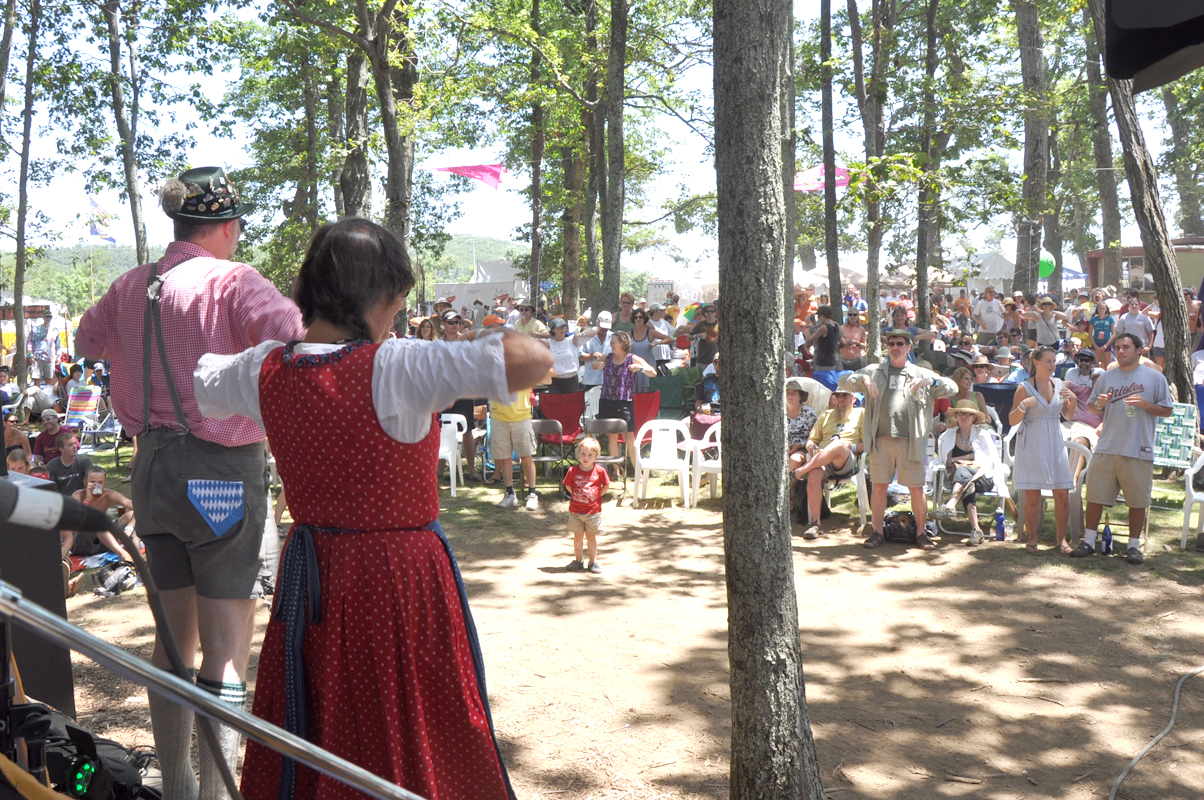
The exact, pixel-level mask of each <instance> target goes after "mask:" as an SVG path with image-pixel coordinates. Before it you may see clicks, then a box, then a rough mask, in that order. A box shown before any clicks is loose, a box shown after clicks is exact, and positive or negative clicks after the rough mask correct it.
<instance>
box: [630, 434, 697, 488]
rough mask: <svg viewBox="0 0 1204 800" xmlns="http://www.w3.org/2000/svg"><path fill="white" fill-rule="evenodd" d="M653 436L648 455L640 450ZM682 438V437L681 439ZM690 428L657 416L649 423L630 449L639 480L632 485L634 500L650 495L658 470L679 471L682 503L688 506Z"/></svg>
mask: <svg viewBox="0 0 1204 800" xmlns="http://www.w3.org/2000/svg"><path fill="white" fill-rule="evenodd" d="M649 437H650V438H651V441H652V446H651V449H650V451H649V453H648V455H647V456H644V455H642V454H641V453H640V450H641V449H642V448H641V446H640V445H641V443H642V442H643V441H644V439H645V438H649ZM679 437H680V438H679ZM692 441H693V440H692V439H691V438H690V429H689V428H687V427H686V424H685V423H684V422H681V421H680V420H675V419H654V420H649V421H648V422H645V423H644V425H643V427H641V428H640V430H639V433H637V434H636V437H635V439H634V440H633V442H632V444H633V445H634V446H633V447H631V448H630V449H629V451H628V452H630V453H631V461H632V464H633V467H634V469H633V473H634V475H635V482H634V484H633V485H632V488H631V495H632V498H633V502H634V503H635V504H637V506H638V504H639V502H640V501H641V500H643V499H644V498H645V497H646V496H647V494H648V481H649V480H650V479H651V477H652V473H653V472H654V471H655V472H676V473H677V479H678V486H680V487H681V504H682V506H683V507H685V508H688V507H689V505H688V500H687V497H686V484H687V483H688V482H689V480H690V443H691V442H692Z"/></svg>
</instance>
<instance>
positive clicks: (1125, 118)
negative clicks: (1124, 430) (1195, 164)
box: [1090, 0, 1196, 403]
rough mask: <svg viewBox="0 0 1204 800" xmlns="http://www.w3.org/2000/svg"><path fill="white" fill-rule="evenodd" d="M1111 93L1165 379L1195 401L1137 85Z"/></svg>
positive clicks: (1114, 87) (1099, 20)
mask: <svg viewBox="0 0 1204 800" xmlns="http://www.w3.org/2000/svg"><path fill="white" fill-rule="evenodd" d="M1090 3H1091V16H1092V18H1093V22H1094V24H1095V35H1096V38H1097V39H1098V40H1099V42H1100V44H1101V47H1100V49H1101V50H1103V43H1104V0H1090ZM1108 91H1109V93H1110V94H1111V95H1112V111H1113V113H1114V114H1115V115H1116V128H1117V131H1118V132H1119V134H1120V144H1121V147H1122V148H1123V150H1124V157H1125V177H1127V178H1128V180H1129V195H1130V197H1131V199H1132V202H1133V216H1134V217H1135V218H1136V220H1137V227H1138V229H1140V230H1141V244H1142V246H1143V247H1144V249H1145V268H1146V272H1147V273H1148V274H1150V275H1152V277H1153V279H1154V289H1155V291H1156V293H1157V296H1158V305H1159V307H1160V308H1161V309H1162V316H1161V317H1160V319H1161V321H1162V331H1163V335H1164V336H1165V338H1166V369H1165V374H1166V382H1167V383H1169V384H1170V385H1171V386H1172V387H1173V389H1175V390H1177V394H1178V399H1179V400H1180V401H1182V402H1184V403H1193V402H1195V397H1196V394H1195V389H1193V388H1192V371H1191V365H1190V364H1189V363H1188V353H1189V352H1190V348H1189V346H1188V341H1187V305H1186V304H1185V303H1184V302H1183V284H1182V282H1181V281H1180V280H1179V265H1178V264H1177V263H1176V261H1175V250H1174V248H1173V247H1171V240H1170V235H1169V234H1168V232H1167V230H1166V219H1165V217H1164V216H1163V214H1162V202H1161V200H1159V198H1158V173H1157V171H1156V170H1155V169H1154V161H1153V159H1152V158H1150V153H1149V150H1147V149H1146V146H1145V136H1144V134H1142V132H1141V122H1140V119H1139V117H1138V116H1137V106H1136V105H1135V104H1134V102H1133V83H1132V82H1131V81H1118V80H1113V79H1112V78H1108Z"/></svg>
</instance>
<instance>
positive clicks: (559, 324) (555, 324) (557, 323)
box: [548, 317, 569, 330]
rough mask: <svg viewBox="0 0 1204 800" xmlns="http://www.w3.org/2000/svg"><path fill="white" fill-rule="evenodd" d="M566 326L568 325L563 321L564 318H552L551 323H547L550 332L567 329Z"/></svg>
mask: <svg viewBox="0 0 1204 800" xmlns="http://www.w3.org/2000/svg"><path fill="white" fill-rule="evenodd" d="M568 326H569V324H568V323H567V322H565V321H564V317H553V318H552V321H551V322H549V323H548V327H550V328H551V329H552V330H556V329H557V328H567V327H568Z"/></svg>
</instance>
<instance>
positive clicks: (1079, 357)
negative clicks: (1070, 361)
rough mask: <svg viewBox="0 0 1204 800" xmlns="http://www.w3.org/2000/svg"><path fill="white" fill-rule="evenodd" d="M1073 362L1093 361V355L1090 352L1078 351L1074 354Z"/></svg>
mask: <svg viewBox="0 0 1204 800" xmlns="http://www.w3.org/2000/svg"><path fill="white" fill-rule="evenodd" d="M1074 360H1075V361H1094V360H1095V353H1093V352H1091V351H1090V350H1080V351H1078V352H1077V353H1075V354H1074Z"/></svg>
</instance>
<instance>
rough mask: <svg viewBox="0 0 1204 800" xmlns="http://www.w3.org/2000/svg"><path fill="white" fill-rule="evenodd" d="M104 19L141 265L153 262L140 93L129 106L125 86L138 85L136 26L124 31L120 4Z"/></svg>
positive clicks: (112, 0) (108, 3) (106, 8)
mask: <svg viewBox="0 0 1204 800" xmlns="http://www.w3.org/2000/svg"><path fill="white" fill-rule="evenodd" d="M100 11H101V13H102V14H103V15H104V20H105V28H106V30H107V32H108V44H109V74H108V81H107V82H108V86H109V98H110V99H109V102H110V107H111V108H112V111H113V119H114V121H115V122H116V123H117V139H118V142H119V147H120V149H121V165H122V172H123V174H124V176H125V196H126V200H127V201H128V202H129V204H130V219H131V221H132V222H133V225H134V248H135V249H136V250H137V251H138V263H139V264H145V263H147V262H148V261H150V250H149V249H148V248H147V244H146V220H145V219H144V218H143V216H142V190H141V187H140V186H139V182H138V153H137V139H138V98H139V95H138V92H137V91H134V93H133V94H132V96H131V97H130V98H129V102H128V103H127V100H126V96H125V85H126V83H127V82H128V83H129V85H130V86H134V87H137V86H138V85H139V79H138V73H137V65H138V58H137V53H136V48H137V25H136V24H135V25H134V32H133V34H132V35H131V33H130V32H129V31H123V29H122V22H123V21H124V20H123V17H122V4H121V2H120V0H105V2H104V3H103V4H102V5H101V6H100ZM123 44H124V45H125V48H126V49H128V56H129V67H130V74H129V75H128V77H127V75H126V73H125V67H124V63H125V59H124V58H123V55H125V54H126V53H123V47H122V45H123Z"/></svg>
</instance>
